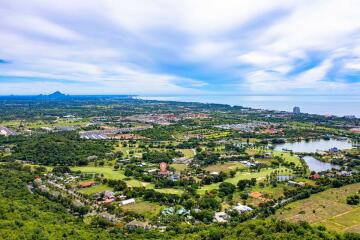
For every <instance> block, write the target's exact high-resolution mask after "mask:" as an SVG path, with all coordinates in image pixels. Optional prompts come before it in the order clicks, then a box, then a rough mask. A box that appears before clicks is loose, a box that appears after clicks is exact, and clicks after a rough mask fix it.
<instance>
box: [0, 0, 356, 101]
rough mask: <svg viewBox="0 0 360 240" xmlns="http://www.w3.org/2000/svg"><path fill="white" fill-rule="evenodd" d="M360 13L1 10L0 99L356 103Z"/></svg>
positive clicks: (65, 5) (344, 9)
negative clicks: (265, 97)
mask: <svg viewBox="0 0 360 240" xmlns="http://www.w3.org/2000/svg"><path fill="white" fill-rule="evenodd" d="M359 12H360V4H359V3H358V1H352V0H348V1H338V0H337V1H333V0H311V1H307V0H304V1H288V0H286V1H285V0H284V1H277V0H274V1H257V0H252V1H242V0H236V1H235V0H227V1H222V0H218V1H212V0H183V1H176V0H154V1H148V0H136V1H121V0H101V1H100V0H92V1H86V0H72V1H50V0H47V1H45V0H28V1H23V0H21V1H20V0H2V1H1V5H0V15H1V16H2V20H1V21H0V95H9V94H39V93H51V92H53V91H56V90H60V91H63V92H66V93H69V94H142V95H192V94H194V95H196V94H202V95H207V94H229V95H230V94H240V95H241V94H243V95H251V94H254V95H257V94H259V95H261V94H274V95H278V94H290V95H291V94H330V95H331V94H334V95H336V94H348V95H350V94H354V95H356V94H359V93H360V77H359V73H360V14H359Z"/></svg>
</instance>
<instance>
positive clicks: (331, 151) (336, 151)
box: [329, 147, 340, 153]
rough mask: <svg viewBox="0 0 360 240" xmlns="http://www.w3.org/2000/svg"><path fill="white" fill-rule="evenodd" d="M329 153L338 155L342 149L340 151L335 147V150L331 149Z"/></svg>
mask: <svg viewBox="0 0 360 240" xmlns="http://www.w3.org/2000/svg"><path fill="white" fill-rule="evenodd" d="M329 152H330V153H338V152H340V149H338V148H336V147H333V148H330V149H329Z"/></svg>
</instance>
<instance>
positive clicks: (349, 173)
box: [340, 171, 351, 177]
mask: <svg viewBox="0 0 360 240" xmlns="http://www.w3.org/2000/svg"><path fill="white" fill-rule="evenodd" d="M340 175H341V176H343V177H350V176H351V172H348V171H341V172H340Z"/></svg>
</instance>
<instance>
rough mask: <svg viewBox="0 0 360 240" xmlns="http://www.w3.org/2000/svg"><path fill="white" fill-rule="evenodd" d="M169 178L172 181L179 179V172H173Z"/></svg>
mask: <svg viewBox="0 0 360 240" xmlns="http://www.w3.org/2000/svg"><path fill="white" fill-rule="evenodd" d="M170 180H171V181H173V182H176V181H179V180H180V174H177V173H174V174H172V175H171V176H170Z"/></svg>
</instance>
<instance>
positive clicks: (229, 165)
mask: <svg viewBox="0 0 360 240" xmlns="http://www.w3.org/2000/svg"><path fill="white" fill-rule="evenodd" d="M236 168H239V169H245V168H246V167H245V166H244V165H243V164H242V163H239V162H226V163H224V164H221V163H219V164H214V165H209V166H207V167H206V168H205V170H206V171H209V172H229V171H230V170H235V169H236Z"/></svg>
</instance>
